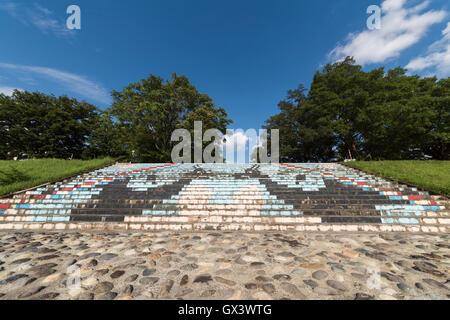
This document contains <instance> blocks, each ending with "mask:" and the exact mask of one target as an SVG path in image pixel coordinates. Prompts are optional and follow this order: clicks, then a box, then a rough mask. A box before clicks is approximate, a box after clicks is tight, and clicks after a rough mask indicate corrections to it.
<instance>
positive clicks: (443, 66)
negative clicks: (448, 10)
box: [406, 22, 450, 77]
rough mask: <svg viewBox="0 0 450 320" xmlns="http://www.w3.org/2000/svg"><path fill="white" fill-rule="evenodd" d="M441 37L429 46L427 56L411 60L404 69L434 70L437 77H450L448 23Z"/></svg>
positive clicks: (449, 25) (449, 35)
mask: <svg viewBox="0 0 450 320" xmlns="http://www.w3.org/2000/svg"><path fill="white" fill-rule="evenodd" d="M442 35H443V37H442V39H441V40H439V41H436V42H434V43H433V44H432V45H430V46H429V48H428V53H427V55H425V56H421V57H417V58H415V59H413V60H411V61H410V62H409V63H408V65H407V66H406V69H408V70H414V71H422V70H425V69H434V71H435V74H436V75H437V76H439V77H448V76H449V75H450V22H448V23H447V27H446V28H445V29H444V30H443V31H442ZM429 73H430V72H429Z"/></svg>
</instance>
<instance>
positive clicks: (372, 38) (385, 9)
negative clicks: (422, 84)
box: [330, 0, 447, 65]
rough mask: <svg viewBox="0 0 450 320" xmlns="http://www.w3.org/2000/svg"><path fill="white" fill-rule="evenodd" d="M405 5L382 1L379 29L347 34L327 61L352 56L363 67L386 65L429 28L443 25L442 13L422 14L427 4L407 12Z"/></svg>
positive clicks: (403, 1)
mask: <svg viewBox="0 0 450 320" xmlns="http://www.w3.org/2000/svg"><path fill="white" fill-rule="evenodd" d="M405 4H406V0H385V1H384V2H383V3H382V6H381V9H382V18H381V29H379V30H365V31H362V32H360V33H356V34H353V33H352V34H350V35H349V36H348V39H347V40H346V43H345V44H344V45H338V46H337V47H336V48H334V49H333V50H332V51H331V53H330V58H331V59H334V60H341V59H343V58H345V57H346V56H353V57H354V58H355V60H356V61H357V62H358V63H360V64H363V65H364V64H370V63H382V62H385V61H386V60H388V59H391V58H395V57H398V56H399V55H400V54H401V52H402V51H403V50H405V49H407V48H409V47H411V46H412V45H414V44H416V43H417V42H419V41H420V40H421V39H422V38H423V37H424V36H425V35H426V33H427V31H428V29H429V28H430V27H431V26H432V25H434V24H436V23H439V22H442V21H443V20H444V18H445V16H446V15H447V12H446V11H445V10H438V11H436V10H429V11H426V12H423V11H424V9H425V8H426V7H427V6H428V4H429V1H423V2H421V3H420V4H418V5H416V6H414V7H409V8H406V7H405Z"/></svg>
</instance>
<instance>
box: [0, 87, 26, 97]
mask: <svg viewBox="0 0 450 320" xmlns="http://www.w3.org/2000/svg"><path fill="white" fill-rule="evenodd" d="M14 90H19V91H23V89H20V88H12V87H0V93H1V94H4V95H5V96H11V95H12V94H13V92H14Z"/></svg>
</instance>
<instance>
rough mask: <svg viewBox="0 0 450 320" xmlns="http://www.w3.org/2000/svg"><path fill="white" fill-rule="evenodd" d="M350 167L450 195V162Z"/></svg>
mask: <svg viewBox="0 0 450 320" xmlns="http://www.w3.org/2000/svg"><path fill="white" fill-rule="evenodd" d="M346 164H347V165H348V166H351V167H354V168H358V169H361V170H363V171H365V172H368V173H373V174H377V175H379V176H382V177H385V178H389V179H392V180H396V181H400V182H404V183H409V184H412V185H416V186H418V187H422V188H424V189H426V190H430V191H434V192H436V193H440V194H446V195H450V161H373V162H350V163H346Z"/></svg>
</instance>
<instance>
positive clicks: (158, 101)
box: [109, 74, 230, 162]
mask: <svg viewBox="0 0 450 320" xmlns="http://www.w3.org/2000/svg"><path fill="white" fill-rule="evenodd" d="M112 95H113V99H114V103H113V104H112V106H111V108H110V110H109V112H110V113H111V115H112V116H113V117H114V118H115V120H116V121H117V122H118V127H119V132H120V137H121V138H120V139H121V143H122V145H123V147H124V149H125V150H126V152H127V154H128V155H129V157H130V158H131V157H132V153H133V151H134V153H135V155H136V157H135V159H134V160H135V161H141V162H169V161H171V151H172V147H173V146H174V143H173V142H171V136H172V133H173V131H174V130H175V129H179V128H184V129H188V130H190V129H192V128H193V122H194V121H196V120H201V121H203V127H204V129H205V128H206V129H208V128H217V129H220V130H223V129H224V128H225V127H226V125H227V124H228V123H230V120H229V119H227V118H226V117H227V114H226V112H225V110H224V109H222V108H216V107H215V104H214V103H213V101H212V99H211V98H210V97H209V96H208V95H206V94H201V93H199V92H198V90H197V89H196V88H195V86H194V85H192V84H191V83H190V82H189V80H188V78H187V77H186V76H178V75H176V74H172V78H171V80H167V81H165V80H163V79H162V78H161V77H157V76H154V75H150V76H149V77H148V78H146V79H142V80H141V81H139V82H137V83H132V84H130V85H128V86H127V87H125V88H124V89H123V90H122V91H113V94H112Z"/></svg>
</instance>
